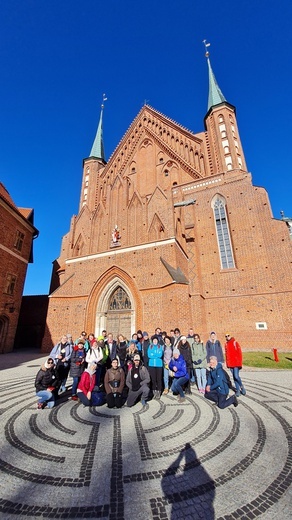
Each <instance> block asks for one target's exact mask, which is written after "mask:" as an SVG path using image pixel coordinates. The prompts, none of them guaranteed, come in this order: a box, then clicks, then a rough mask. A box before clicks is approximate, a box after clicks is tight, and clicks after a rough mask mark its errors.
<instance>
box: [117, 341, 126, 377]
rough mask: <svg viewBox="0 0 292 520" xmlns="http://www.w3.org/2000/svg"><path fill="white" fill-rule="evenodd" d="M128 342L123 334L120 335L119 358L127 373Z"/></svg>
mask: <svg viewBox="0 0 292 520" xmlns="http://www.w3.org/2000/svg"><path fill="white" fill-rule="evenodd" d="M127 348H128V341H127V340H126V338H125V336H123V334H119V335H118V341H117V356H118V358H119V364H120V366H121V367H122V369H123V370H124V372H126V356H127Z"/></svg>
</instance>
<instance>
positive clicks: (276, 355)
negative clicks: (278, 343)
mask: <svg viewBox="0 0 292 520" xmlns="http://www.w3.org/2000/svg"><path fill="white" fill-rule="evenodd" d="M273 354H274V360H275V361H276V363H279V358H278V351H277V349H276V348H273Z"/></svg>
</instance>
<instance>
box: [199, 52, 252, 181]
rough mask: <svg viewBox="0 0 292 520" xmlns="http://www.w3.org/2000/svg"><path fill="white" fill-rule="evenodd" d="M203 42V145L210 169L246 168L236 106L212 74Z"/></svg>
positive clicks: (217, 170)
mask: <svg viewBox="0 0 292 520" xmlns="http://www.w3.org/2000/svg"><path fill="white" fill-rule="evenodd" d="M209 45H210V44H208V43H206V42H205V47H206V54H205V56H206V58H207V63H208V72H209V97H208V111H207V114H206V116H205V128H206V135H207V136H208V138H207V147H208V150H209V152H210V155H211V157H212V160H211V168H210V169H211V173H212V174H216V173H220V172H222V171H224V170H228V171H231V170H234V169H240V170H244V171H247V168H246V163H245V158H244V153H243V149H242V145H241V141H240V136H239V131H238V127H237V121H236V110H235V107H234V106H233V105H231V104H230V103H228V102H227V101H226V99H225V97H224V95H223V94H222V91H221V90H220V88H219V86H218V83H217V81H216V78H215V76H214V73H213V70H212V67H211V63H210V53H209V51H208V46H209Z"/></svg>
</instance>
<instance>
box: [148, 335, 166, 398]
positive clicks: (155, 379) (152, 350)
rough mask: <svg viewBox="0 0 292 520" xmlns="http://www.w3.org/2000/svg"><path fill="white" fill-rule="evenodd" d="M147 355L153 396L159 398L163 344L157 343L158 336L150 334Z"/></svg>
mask: <svg viewBox="0 0 292 520" xmlns="http://www.w3.org/2000/svg"><path fill="white" fill-rule="evenodd" d="M147 355H148V359H149V363H148V369H149V374H150V377H151V381H152V391H153V398H154V399H160V396H161V392H162V372H163V346H162V345H161V344H160V343H159V338H158V336H156V335H155V336H152V342H151V343H150V345H149V347H148V350H147Z"/></svg>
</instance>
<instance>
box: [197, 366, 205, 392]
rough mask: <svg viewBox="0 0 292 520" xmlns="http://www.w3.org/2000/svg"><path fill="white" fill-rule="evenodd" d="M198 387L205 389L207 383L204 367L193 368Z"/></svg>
mask: <svg viewBox="0 0 292 520" xmlns="http://www.w3.org/2000/svg"><path fill="white" fill-rule="evenodd" d="M195 372H196V379H197V385H198V389H199V390H200V389H201V388H203V390H205V388H206V384H207V375H206V374H207V371H206V369H205V368H195Z"/></svg>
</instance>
